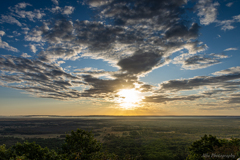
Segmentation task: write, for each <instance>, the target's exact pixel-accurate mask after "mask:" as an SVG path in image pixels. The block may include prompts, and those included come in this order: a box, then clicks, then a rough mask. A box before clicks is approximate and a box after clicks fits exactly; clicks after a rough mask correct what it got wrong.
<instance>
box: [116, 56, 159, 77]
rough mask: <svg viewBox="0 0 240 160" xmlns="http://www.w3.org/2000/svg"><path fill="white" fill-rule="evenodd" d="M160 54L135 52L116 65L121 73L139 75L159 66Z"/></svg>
mask: <svg viewBox="0 0 240 160" xmlns="http://www.w3.org/2000/svg"><path fill="white" fill-rule="evenodd" d="M161 59H162V54H161V52H160V51H159V53H156V51H155V52H154V51H153V52H151V51H150V52H142V51H137V52H135V53H134V55H132V56H130V57H127V58H124V59H121V60H120V61H119V62H118V63H117V65H119V66H120V67H121V70H122V71H127V72H128V73H129V74H140V73H144V72H148V71H150V70H152V69H153V67H157V66H158V65H160V60H161Z"/></svg>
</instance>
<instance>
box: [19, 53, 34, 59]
mask: <svg viewBox="0 0 240 160" xmlns="http://www.w3.org/2000/svg"><path fill="white" fill-rule="evenodd" d="M21 56H22V57H23V58H29V57H32V56H30V55H28V54H27V53H23V54H22V55H21Z"/></svg>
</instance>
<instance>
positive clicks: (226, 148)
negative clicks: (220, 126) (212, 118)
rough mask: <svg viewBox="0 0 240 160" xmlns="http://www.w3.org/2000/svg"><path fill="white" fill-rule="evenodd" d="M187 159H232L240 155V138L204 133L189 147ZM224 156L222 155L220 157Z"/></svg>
mask: <svg viewBox="0 0 240 160" xmlns="http://www.w3.org/2000/svg"><path fill="white" fill-rule="evenodd" d="M189 153H190V154H189V155H188V157H187V160H204V159H205V160H216V159H222V160H225V159H227V160H231V159H236V158H237V157H239V156H240V139H234V138H232V139H231V140H230V141H228V140H226V139H217V138H216V137H215V136H212V135H209V136H207V135H204V136H203V137H202V138H201V139H200V140H197V141H195V142H193V144H192V145H191V146H190V147H189ZM218 156H222V157H218Z"/></svg>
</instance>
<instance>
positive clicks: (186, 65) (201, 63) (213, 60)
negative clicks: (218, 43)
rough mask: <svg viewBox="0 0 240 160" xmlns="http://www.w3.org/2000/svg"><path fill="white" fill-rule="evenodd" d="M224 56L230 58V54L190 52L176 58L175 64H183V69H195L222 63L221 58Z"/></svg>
mask: <svg viewBox="0 0 240 160" xmlns="http://www.w3.org/2000/svg"><path fill="white" fill-rule="evenodd" d="M223 58H228V56H226V55H220V54H214V53H212V54H201V55H193V56H191V55H188V54H182V55H180V56H178V57H175V58H174V60H173V64H181V65H182V68H183V69H187V70H195V69H203V68H207V67H210V66H212V65H215V64H219V63H221V62H220V61H219V60H220V59H223Z"/></svg>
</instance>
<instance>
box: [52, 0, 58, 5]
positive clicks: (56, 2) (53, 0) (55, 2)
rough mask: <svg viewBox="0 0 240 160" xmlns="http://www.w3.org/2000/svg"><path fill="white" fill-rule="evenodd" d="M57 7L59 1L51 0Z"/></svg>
mask: <svg viewBox="0 0 240 160" xmlns="http://www.w3.org/2000/svg"><path fill="white" fill-rule="evenodd" d="M51 1H52V2H53V3H54V4H55V5H59V3H58V0H51Z"/></svg>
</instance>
